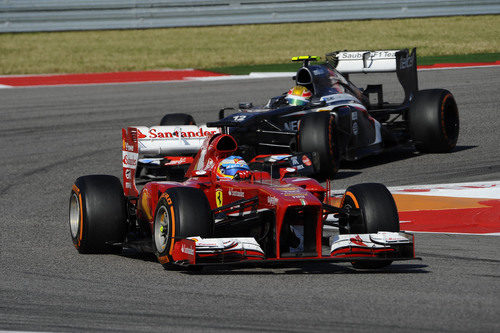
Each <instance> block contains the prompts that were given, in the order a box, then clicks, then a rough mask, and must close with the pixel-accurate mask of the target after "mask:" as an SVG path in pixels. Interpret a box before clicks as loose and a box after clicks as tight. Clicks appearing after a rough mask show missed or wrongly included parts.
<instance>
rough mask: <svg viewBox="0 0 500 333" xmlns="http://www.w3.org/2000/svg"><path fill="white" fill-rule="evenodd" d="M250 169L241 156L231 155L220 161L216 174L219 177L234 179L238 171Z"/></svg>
mask: <svg viewBox="0 0 500 333" xmlns="http://www.w3.org/2000/svg"><path fill="white" fill-rule="evenodd" d="M244 170H246V171H249V170H250V168H249V167H248V164H247V162H245V160H244V159H243V158H242V157H240V156H229V157H226V158H225V159H223V160H222V161H220V162H219V165H217V171H216V175H217V177H218V178H219V179H233V178H234V175H236V173H237V172H238V171H244Z"/></svg>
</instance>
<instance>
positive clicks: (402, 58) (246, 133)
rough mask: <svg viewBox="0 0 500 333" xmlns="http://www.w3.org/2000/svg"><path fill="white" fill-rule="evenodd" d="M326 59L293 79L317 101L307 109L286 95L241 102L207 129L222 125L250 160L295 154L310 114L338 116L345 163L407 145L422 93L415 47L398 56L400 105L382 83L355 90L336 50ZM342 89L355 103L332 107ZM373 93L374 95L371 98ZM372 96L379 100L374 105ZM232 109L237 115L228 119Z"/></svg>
mask: <svg viewBox="0 0 500 333" xmlns="http://www.w3.org/2000/svg"><path fill="white" fill-rule="evenodd" d="M326 58H327V61H326V62H325V63H324V64H320V65H311V64H310V63H309V62H310V61H309V60H304V64H303V66H302V67H301V68H300V69H299V70H298V71H297V74H296V76H295V77H294V78H293V79H294V80H295V83H296V84H297V85H303V86H306V87H307V88H308V89H309V90H311V91H312V93H313V97H312V99H311V101H310V103H309V104H308V105H305V106H290V105H288V104H287V103H286V101H285V96H286V94H283V95H281V96H277V97H273V98H271V99H270V100H269V102H268V104H267V105H266V106H264V107H262V108H255V107H253V106H252V105H251V104H240V108H239V110H234V109H227V108H226V109H222V110H221V111H220V112H219V118H220V119H219V121H216V122H211V123H208V124H207V125H208V126H213V127H220V128H222V129H223V131H224V132H226V133H229V134H231V135H232V136H233V137H234V138H235V139H236V140H237V142H238V144H239V146H240V154H242V155H243V156H245V157H247V158H248V157H252V156H255V155H258V154H269V153H290V152H296V151H297V149H298V147H297V137H298V135H299V121H300V120H301V119H302V118H303V117H304V116H306V115H308V114H310V113H313V112H321V111H328V112H330V114H332V115H333V116H334V118H335V130H336V136H337V138H336V139H337V142H338V144H337V149H339V153H340V158H341V160H356V159H359V158H362V157H364V156H367V155H372V154H377V153H380V152H381V151H383V150H384V149H386V148H390V147H394V146H397V145H401V144H406V143H409V142H410V141H411V138H410V135H409V130H408V124H407V112H408V110H409V108H410V103H411V100H412V98H413V96H415V94H416V93H417V91H418V79H417V68H416V51H415V49H413V50H412V52H409V51H408V50H402V51H398V52H397V53H396V74H397V77H398V80H399V82H400V84H401V85H402V87H403V89H404V93H405V97H404V101H403V102H402V103H401V104H389V103H386V102H384V100H383V91H382V85H369V86H367V87H366V89H360V88H357V87H356V86H355V85H354V84H353V83H352V82H351V81H349V79H348V75H342V74H340V73H339V72H338V71H337V70H336V69H335V66H336V62H337V58H336V52H333V53H330V54H327V57H326ZM339 87H340V88H341V89H342V90H343V92H342V93H343V94H344V95H345V94H349V95H351V96H353V97H354V98H353V100H352V101H349V100H345V101H338V102H334V103H330V102H329V101H328V96H334V95H336V94H339V92H338V88H339ZM372 94H374V95H375V96H370V95H372ZM325 96H326V97H327V98H326V99H325ZM373 97H375V99H376V101H375V103H370V100H371V99H373ZM230 110H233V111H236V113H233V114H231V115H228V116H225V113H226V112H227V111H230ZM374 120H375V121H374ZM377 122H378V123H379V124H380V126H378V124H376V123H377ZM377 135H378V140H377Z"/></svg>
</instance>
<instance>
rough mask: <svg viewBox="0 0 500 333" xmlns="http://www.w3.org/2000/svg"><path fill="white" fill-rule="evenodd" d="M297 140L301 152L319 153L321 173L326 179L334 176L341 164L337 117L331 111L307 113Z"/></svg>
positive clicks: (301, 123)
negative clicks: (336, 126) (336, 128)
mask: <svg viewBox="0 0 500 333" xmlns="http://www.w3.org/2000/svg"><path fill="white" fill-rule="evenodd" d="M297 141H298V142H297V148H298V151H299V152H304V153H312V152H317V153H318V154H319V162H320V163H319V164H320V170H319V175H320V176H321V177H322V178H326V179H331V178H333V176H334V175H335V173H337V171H338V169H339V164H340V150H339V147H338V145H337V142H338V140H337V135H336V133H335V118H334V117H333V116H332V115H331V114H330V113H329V112H314V113H310V114H308V115H306V116H305V117H304V118H302V119H301V120H300V125H299V133H298V138H297Z"/></svg>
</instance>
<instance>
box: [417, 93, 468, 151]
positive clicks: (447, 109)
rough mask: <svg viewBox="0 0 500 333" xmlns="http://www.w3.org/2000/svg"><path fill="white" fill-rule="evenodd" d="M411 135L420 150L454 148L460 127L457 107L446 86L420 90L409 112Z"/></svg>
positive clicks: (447, 149) (449, 149)
mask: <svg viewBox="0 0 500 333" xmlns="http://www.w3.org/2000/svg"><path fill="white" fill-rule="evenodd" d="M408 123H409V130H410V137H411V139H412V140H413V142H414V144H415V148H417V150H418V151H420V152H423V153H448V152H450V151H451V150H453V148H455V146H456V144H457V140H458V134H459V130H460V124H459V117H458V107H457V103H456V102H455V98H454V97H453V95H452V94H451V93H450V92H449V91H448V90H445V89H429V90H420V91H419V92H417V94H416V95H415V98H414V99H413V101H412V103H411V105H410V110H409V113H408Z"/></svg>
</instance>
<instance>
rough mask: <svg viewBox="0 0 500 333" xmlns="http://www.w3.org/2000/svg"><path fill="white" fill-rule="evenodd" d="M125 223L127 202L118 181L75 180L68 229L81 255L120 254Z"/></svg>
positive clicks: (105, 177)
mask: <svg viewBox="0 0 500 333" xmlns="http://www.w3.org/2000/svg"><path fill="white" fill-rule="evenodd" d="M126 221H127V217H126V202H125V197H124V195H123V188H122V184H121V183H120V180H119V179H118V178H116V177H114V176H108V175H91V176H83V177H80V178H78V179H77V180H76V181H75V184H74V185H73V189H72V190H71V196H70V199H69V226H70V232H71V238H72V239H73V244H74V245H75V247H76V249H77V250H78V252H80V253H114V252H116V251H120V250H121V245H120V244H121V243H122V242H123V241H124V239H125V233H126V231H127V225H126ZM116 243H118V245H113V244H116Z"/></svg>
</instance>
